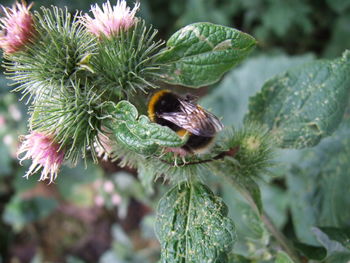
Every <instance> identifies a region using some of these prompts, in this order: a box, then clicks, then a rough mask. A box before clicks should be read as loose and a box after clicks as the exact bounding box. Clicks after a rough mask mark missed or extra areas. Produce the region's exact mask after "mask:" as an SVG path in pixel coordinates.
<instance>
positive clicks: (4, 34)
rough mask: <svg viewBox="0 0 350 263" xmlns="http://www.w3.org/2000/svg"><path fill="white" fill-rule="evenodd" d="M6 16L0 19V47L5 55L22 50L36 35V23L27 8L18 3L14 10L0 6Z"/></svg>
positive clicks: (28, 7)
mask: <svg viewBox="0 0 350 263" xmlns="http://www.w3.org/2000/svg"><path fill="white" fill-rule="evenodd" d="M0 7H1V9H2V11H3V12H4V14H5V16H4V17H2V18H1V19H0V47H1V48H2V49H3V50H4V52H5V53H8V54H10V53H14V52H16V51H19V50H20V49H22V48H23V47H24V46H25V45H26V44H27V43H28V41H29V40H30V38H31V36H32V35H33V33H34V21H33V17H32V14H31V13H30V12H29V9H30V8H31V7H32V4H30V5H29V6H26V4H25V3H24V2H22V4H20V3H16V4H15V5H13V7H12V9H10V8H5V7H4V6H2V5H1V6H0Z"/></svg>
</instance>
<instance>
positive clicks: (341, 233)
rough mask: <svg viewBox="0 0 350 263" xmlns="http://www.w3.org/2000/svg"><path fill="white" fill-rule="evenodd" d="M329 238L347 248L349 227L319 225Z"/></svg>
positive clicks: (348, 244) (349, 245) (349, 234)
mask: <svg viewBox="0 0 350 263" xmlns="http://www.w3.org/2000/svg"><path fill="white" fill-rule="evenodd" d="M319 229H320V230H321V231H322V232H323V233H325V234H326V235H327V236H328V237H329V238H330V239H331V240H335V241H337V242H339V243H340V244H342V245H343V246H344V247H346V248H347V249H350V227H345V228H336V227H319Z"/></svg>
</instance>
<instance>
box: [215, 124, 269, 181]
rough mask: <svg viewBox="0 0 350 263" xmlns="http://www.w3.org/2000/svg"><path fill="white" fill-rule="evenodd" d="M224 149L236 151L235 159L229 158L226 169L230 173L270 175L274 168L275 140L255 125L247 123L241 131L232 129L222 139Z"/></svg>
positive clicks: (226, 161) (254, 175) (265, 130)
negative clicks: (271, 168)
mask: <svg viewBox="0 0 350 263" xmlns="http://www.w3.org/2000/svg"><path fill="white" fill-rule="evenodd" d="M220 141H221V144H222V148H223V149H236V153H235V155H234V156H233V157H227V158H226V159H225V160H224V162H225V167H226V168H225V169H226V170H227V172H228V173H230V172H231V173H234V174H235V175H243V176H253V177H256V176H259V175H261V174H264V173H269V171H268V168H270V167H271V166H273V157H274V150H273V145H274V144H273V139H272V137H271V135H270V134H269V133H268V131H267V129H264V128H263V127H261V126H260V125H258V124H255V123H245V125H244V127H243V128H241V129H238V130H236V129H231V130H229V131H228V132H226V134H225V133H224V134H223V135H222V138H221V139H220Z"/></svg>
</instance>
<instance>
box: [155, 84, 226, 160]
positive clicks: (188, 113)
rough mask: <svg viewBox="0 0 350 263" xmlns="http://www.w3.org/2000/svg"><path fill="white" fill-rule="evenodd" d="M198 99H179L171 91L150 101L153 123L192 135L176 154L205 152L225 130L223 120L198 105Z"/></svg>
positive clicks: (161, 93)
mask: <svg viewBox="0 0 350 263" xmlns="http://www.w3.org/2000/svg"><path fill="white" fill-rule="evenodd" d="M195 101H196V98H195V97H193V96H191V95H187V96H185V97H182V96H179V95H177V94H175V93H173V92H171V91H170V90H160V91H157V92H155V93H154V94H153V95H152V96H151V98H150V100H149V102H148V117H149V118H150V120H151V121H153V122H156V123H158V124H160V125H163V126H167V127H169V128H170V129H172V130H173V131H175V132H176V133H177V134H178V135H179V136H181V137H183V136H185V135H188V140H187V142H186V144H185V145H183V146H182V147H181V149H182V150H183V151H182V152H181V151H175V152H178V153H180V154H187V153H192V154H200V153H204V152H205V151H206V150H207V149H208V148H209V147H210V145H211V143H212V142H213V139H214V137H215V135H216V133H217V132H219V131H221V130H222V128H223V125H222V123H221V121H220V120H219V119H218V118H217V117H216V116H215V115H213V114H211V113H210V112H208V111H206V110H205V109H203V108H202V107H201V106H199V105H198V104H197V103H196V102H195Z"/></svg>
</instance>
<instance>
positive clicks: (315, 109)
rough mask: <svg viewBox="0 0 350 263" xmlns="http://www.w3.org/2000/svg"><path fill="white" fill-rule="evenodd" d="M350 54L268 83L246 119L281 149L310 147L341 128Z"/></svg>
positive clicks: (309, 65)
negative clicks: (269, 134)
mask: <svg viewBox="0 0 350 263" xmlns="http://www.w3.org/2000/svg"><path fill="white" fill-rule="evenodd" d="M349 71H350V51H346V52H344V54H343V56H342V57H341V58H338V59H336V60H333V61H327V60H319V61H315V62H310V63H307V64H305V65H304V66H302V67H297V68H293V69H290V70H288V71H287V72H286V73H284V74H282V75H279V76H277V77H275V78H272V79H271V80H269V81H267V82H266V83H265V85H264V86H263V88H262V91H261V92H260V93H258V94H257V95H256V96H254V97H253V98H251V99H250V105H249V114H248V116H247V119H249V120H253V121H257V122H260V123H262V124H265V125H266V126H268V127H269V129H271V132H272V133H273V134H274V136H275V138H276V142H277V143H278V145H279V146H280V147H282V148H297V149H298V148H304V147H311V146H314V145H316V144H318V143H319V142H320V140H321V139H322V138H324V137H326V136H329V135H331V134H332V133H333V132H334V131H335V130H336V128H337V127H338V125H339V123H340V122H341V119H342V117H343V113H344V111H345V107H346V105H347V102H348V98H349V89H350V74H349Z"/></svg>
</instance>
